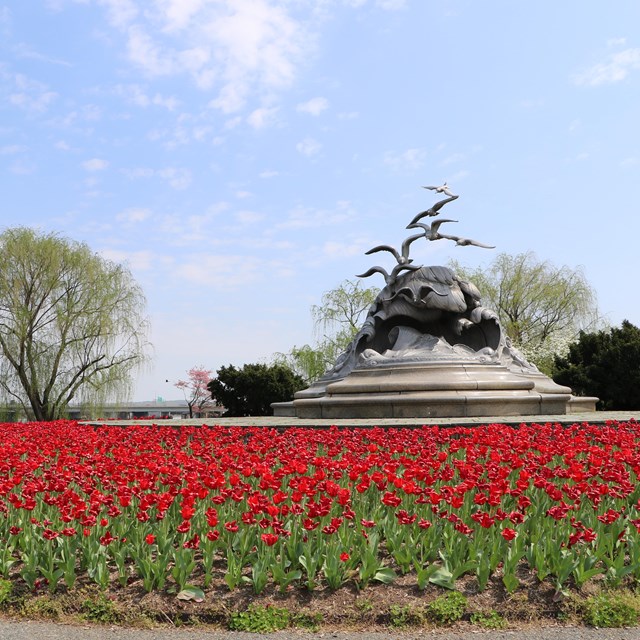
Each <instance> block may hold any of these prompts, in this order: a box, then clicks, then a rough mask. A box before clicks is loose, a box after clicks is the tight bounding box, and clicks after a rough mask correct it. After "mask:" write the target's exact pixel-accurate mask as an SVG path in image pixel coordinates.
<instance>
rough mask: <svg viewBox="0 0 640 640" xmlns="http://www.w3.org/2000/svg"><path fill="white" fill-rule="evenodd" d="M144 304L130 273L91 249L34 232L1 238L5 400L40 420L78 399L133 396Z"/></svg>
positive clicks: (0, 384)
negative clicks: (132, 389)
mask: <svg viewBox="0 0 640 640" xmlns="http://www.w3.org/2000/svg"><path fill="white" fill-rule="evenodd" d="M144 308H145V299H144V295H143V293H142V291H141V289H140V288H139V287H138V285H137V284H136V283H135V282H134V280H133V277H132V276H131V273H130V272H129V271H128V270H127V269H125V268H124V267H122V266H121V265H117V264H114V263H112V262H110V261H109V260H106V259H105V258H102V257H101V256H99V255H98V254H95V253H93V252H92V251H91V250H90V249H89V247H87V246H86V245H84V244H81V243H78V242H73V241H71V240H67V239H65V238H61V237H59V236H57V235H55V234H43V233H39V232H36V231H34V230H32V229H27V228H14V229H8V230H6V231H5V232H4V233H2V234H0V325H2V331H1V332H0V401H3V403H4V404H8V403H9V402H11V401H14V402H16V403H18V404H19V405H20V406H21V408H22V410H23V411H24V412H25V414H27V415H28V416H30V417H31V416H32V417H34V418H35V419H36V420H55V419H58V418H62V417H64V416H65V414H66V409H67V407H68V405H69V403H70V402H71V401H72V400H76V401H78V402H81V403H85V404H86V403H88V404H100V403H102V402H105V401H106V400H108V399H110V400H113V399H118V398H119V397H123V396H124V395H126V392H127V391H128V390H129V389H130V387H131V382H132V380H131V375H132V373H133V372H134V371H135V369H136V368H137V367H138V366H140V365H141V364H142V363H143V362H144V360H145V350H146V346H147V342H146V329H147V324H148V323H147V319H146V317H145V314H144Z"/></svg>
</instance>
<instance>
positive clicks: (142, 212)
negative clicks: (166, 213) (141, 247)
mask: <svg viewBox="0 0 640 640" xmlns="http://www.w3.org/2000/svg"><path fill="white" fill-rule="evenodd" d="M150 217H151V210H150V209H143V208H138V207H132V208H130V209H125V210H124V211H122V212H120V213H119V214H118V215H117V216H116V220H117V221H118V222H122V223H123V224H125V225H126V226H132V225H134V224H137V223H139V222H144V221H145V220H148V219H149V218H150Z"/></svg>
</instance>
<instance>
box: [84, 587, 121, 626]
mask: <svg viewBox="0 0 640 640" xmlns="http://www.w3.org/2000/svg"><path fill="white" fill-rule="evenodd" d="M80 610H81V612H82V617H83V618H85V619H86V620H90V621H91V622H100V623H102V624H112V623H115V622H118V621H119V620H120V614H119V612H118V609H117V608H116V605H115V603H114V602H113V601H112V600H109V598H107V596H106V595H104V594H103V593H100V594H98V595H97V596H95V597H92V598H87V599H86V600H84V601H83V602H82V605H81V607H80Z"/></svg>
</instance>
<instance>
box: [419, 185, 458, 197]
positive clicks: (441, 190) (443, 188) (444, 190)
mask: <svg viewBox="0 0 640 640" xmlns="http://www.w3.org/2000/svg"><path fill="white" fill-rule="evenodd" d="M422 188H423V189H430V190H431V191H435V192H436V193H444V194H445V195H448V196H452V195H453V193H451V190H450V188H449V185H448V184H447V183H446V182H445V183H444V184H442V185H440V186H439V187H422ZM456 197H458V196H456Z"/></svg>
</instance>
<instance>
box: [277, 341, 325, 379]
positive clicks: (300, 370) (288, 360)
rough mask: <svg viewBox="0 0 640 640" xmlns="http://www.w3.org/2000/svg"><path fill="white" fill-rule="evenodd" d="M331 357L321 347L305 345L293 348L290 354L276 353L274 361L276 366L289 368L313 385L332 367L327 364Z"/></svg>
mask: <svg viewBox="0 0 640 640" xmlns="http://www.w3.org/2000/svg"><path fill="white" fill-rule="evenodd" d="M329 357H330V356H329V355H328V354H327V353H326V352H325V351H324V350H323V349H322V348H321V347H317V348H315V349H314V348H313V347H311V346H309V345H308V344H305V345H303V346H302V347H293V349H291V351H289V353H276V354H275V355H274V358H273V361H274V364H283V365H285V366H287V367H289V368H290V369H291V370H292V371H294V372H295V373H296V374H297V375H299V376H300V377H301V378H304V380H305V381H306V383H307V384H311V383H312V382H314V381H315V380H317V379H318V378H319V377H320V376H322V374H323V373H324V372H325V371H326V370H327V368H328V367H329V366H331V365H330V364H329V365H328V364H327V360H328V358H329ZM332 362H333V361H332Z"/></svg>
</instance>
